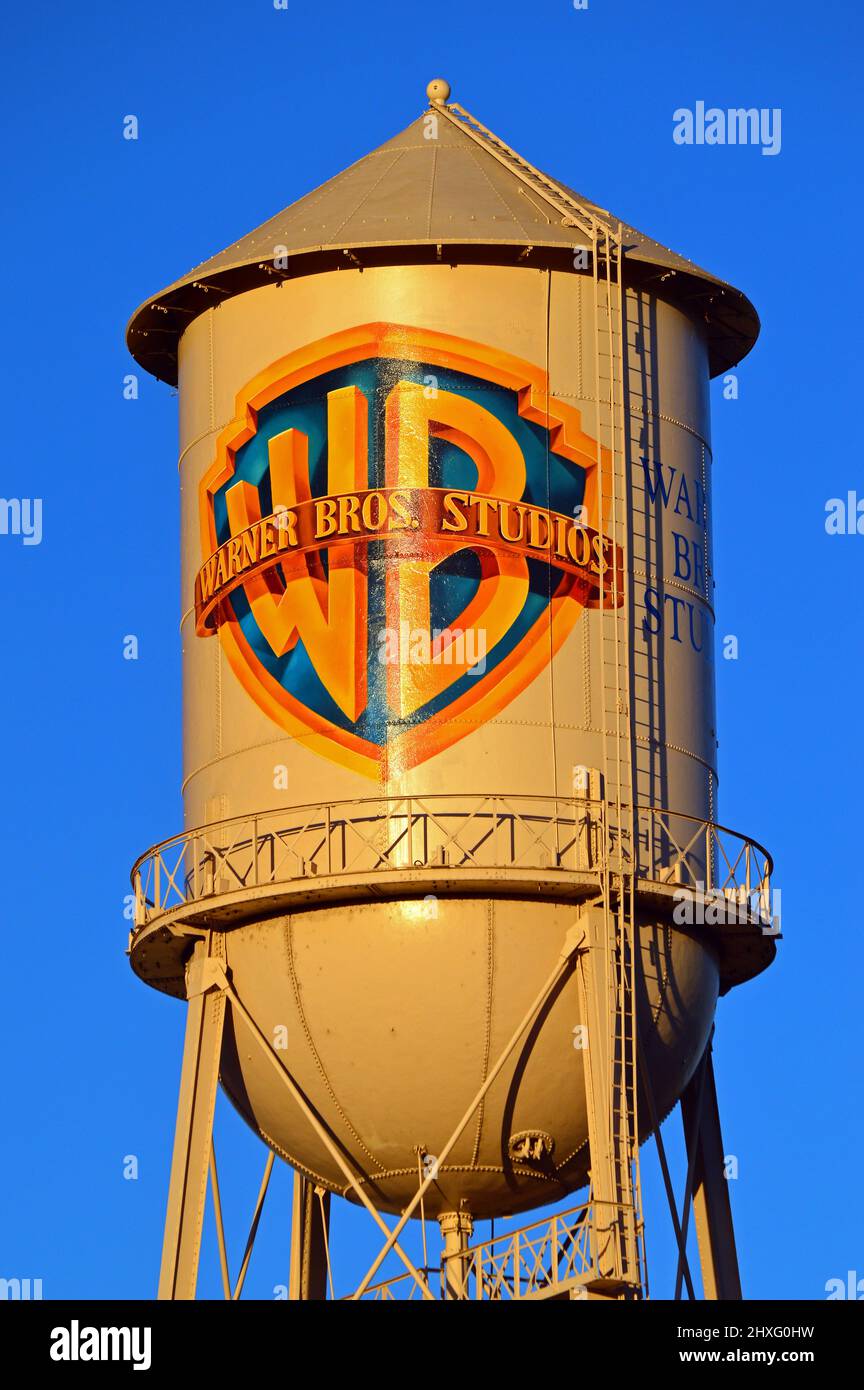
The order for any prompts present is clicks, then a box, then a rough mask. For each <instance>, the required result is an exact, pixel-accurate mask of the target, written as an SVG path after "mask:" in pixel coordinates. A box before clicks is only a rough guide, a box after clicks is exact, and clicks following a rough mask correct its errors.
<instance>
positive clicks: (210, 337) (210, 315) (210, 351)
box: [207, 309, 216, 430]
mask: <svg viewBox="0 0 864 1390" xmlns="http://www.w3.org/2000/svg"><path fill="white" fill-rule="evenodd" d="M207 337H208V344H209V346H208V352H207V359H208V376H209V379H210V428H211V430H212V428H213V422H214V416H215V414H216V407H215V402H214V393H213V310H212V309H211V310H210V312H209V313H208V315H207Z"/></svg>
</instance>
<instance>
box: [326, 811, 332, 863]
mask: <svg viewBox="0 0 864 1390" xmlns="http://www.w3.org/2000/svg"><path fill="white" fill-rule="evenodd" d="M326 831H327V873H328V874H332V872H333V850H332V847H331V843H330V841H331V837H332V833H333V807H332V805H331V803H330V802H329V801H328V802H327V820H326Z"/></svg>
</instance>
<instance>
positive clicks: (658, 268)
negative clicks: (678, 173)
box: [127, 80, 759, 383]
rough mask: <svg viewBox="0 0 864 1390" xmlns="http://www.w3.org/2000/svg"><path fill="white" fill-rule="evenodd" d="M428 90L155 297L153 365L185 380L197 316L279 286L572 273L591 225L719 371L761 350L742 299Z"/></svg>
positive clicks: (145, 311)
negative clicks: (418, 105) (504, 271)
mask: <svg viewBox="0 0 864 1390" xmlns="http://www.w3.org/2000/svg"><path fill="white" fill-rule="evenodd" d="M427 92H428V95H429V96H430V105H429V107H428V108H427V110H426V111H425V112H424V113H423V115H421V116H420V117H418V119H417V120H416V121H414V122H412V124H411V125H409V126H408V127H407V128H406V129H405V130H403V131H402V132H401V133H400V134H399V135H396V136H394V137H393V139H392V140H388V141H387V142H386V143H385V144H383V145H380V146H379V147H378V148H377V149H375V150H372V151H371V153H370V154H367V155H364V157H363V158H362V159H359V160H358V161H357V163H356V164H352V165H350V166H349V168H347V169H345V170H343V172H342V173H340V174H337V175H336V176H335V177H334V178H332V179H329V180H328V181H327V182H326V183H324V184H322V185H321V187H320V188H317V189H315V190H314V191H313V192H312V193H307V194H306V195H305V196H304V197H303V198H300V199H299V200H298V201H297V202H296V203H292V204H291V205H290V206H289V207H287V208H285V209H284V210H283V211H282V212H279V213H277V214H276V216H275V217H272V218H270V220H269V221H268V222H264V223H263V224H262V225H261V226H260V227H258V228H256V229H255V231H253V232H249V233H248V235H246V236H244V237H241V239H240V240H239V241H236V242H234V244H233V246H229V247H228V248H227V249H226V250H225V251H221V252H220V253H219V254H218V255H216V256H213V257H211V258H210V260H207V261H204V262H202V264H201V265H199V266H196V267H195V268H194V269H193V270H190V271H189V273H188V274H187V275H184V276H183V277H182V278H181V279H180V280H177V281H175V283H174V284H173V285H169V286H168V288H167V289H165V290H163V291H162V292H161V293H160V294H158V295H157V296H156V297H155V298H154V299H149V300H147V301H145V303H144V304H142V305H141V306H140V307H139V308H138V309H137V310H136V311H135V313H134V314H133V315H132V318H131V320H130V322H129V327H128V330H127V342H128V346H129V351H130V352H131V353H132V355H133V357H134V358H135V359H136V360H137V361H138V362H139V363H140V364H141V366H142V367H145V368H146V369H147V370H148V371H150V372H152V373H153V374H154V375H155V376H157V377H159V378H160V379H162V380H166V381H170V382H172V383H176V381H177V346H178V343H179V340H180V337H181V335H182V333H183V330H184V329H185V328H186V327H188V325H189V323H190V322H191V320H192V319H193V318H195V317H196V316H197V315H198V314H199V313H202V312H203V311H204V310H205V309H208V308H211V307H212V306H213V305H214V304H215V303H218V302H220V301H221V300H223V299H225V298H227V297H229V296H231V295H234V294H240V293H243V291H244V290H248V289H252V288H254V287H255V286H257V285H263V284H267V283H270V282H271V281H273V280H277V281H278V280H282V279H293V278H295V277H297V276H298V275H304V274H311V273H314V272H316V271H319V270H325V269H333V268H335V267H336V266H345V267H347V266H355V267H358V266H372V265H382V264H390V265H392V264H400V263H405V262H411V263H415V262H417V261H428V260H436V259H445V260H448V261H449V260H452V261H457V260H458V261H465V260H472V261H483V262H489V261H493V262H496V263H511V264H512V263H514V262H515V261H516V260H521V262H522V263H523V264H524V263H525V261H526V259H527V261H528V264H532V265H552V266H556V265H560V267H561V268H562V269H570V268H572V265H573V251H574V248H576V247H579V246H586V245H588V244H589V239H590V234H591V230H592V228H596V229H598V230H599V232H600V235H601V237H602V235H603V234H604V232H606V231H608V232H609V233H610V234H612V235H615V236H617V237H620V239H621V241H622V245H623V249H624V255H625V274H626V276H627V279H628V281H629V282H630V283H637V284H639V285H641V286H644V287H645V288H647V289H651V290H653V291H654V292H655V293H660V294H661V295H662V296H663V298H666V299H670V300H673V301H674V302H678V303H680V304H682V306H683V307H686V308H688V309H689V310H690V312H691V313H695V314H696V315H697V316H699V317H703V318H704V320H705V323H706V325H707V334H708V345H709V353H710V364H711V372H712V375H716V374H717V373H719V372H721V371H725V370H727V369H728V368H729V367H730V366H733V365H734V364H735V363H736V362H738V361H740V359H741V358H742V357H743V356H744V355H745V354H746V353H747V352H749V350H750V348H751V347H752V346H753V343H754V342H755V341H756V337H757V334H758V332H759V319H758V315H757V314H756V311H755V309H754V308H753V305H752V304H751V303H750V301H749V300H748V299H747V298H746V296H745V295H743V294H742V293H741V292H740V290H736V289H734V288H733V287H732V286H730V285H727V284H725V283H724V282H723V281H722V280H718V279H716V277H715V276H713V275H709V274H708V272H707V271H704V270H701V269H700V268H699V267H698V266H696V265H694V264H693V262H692V261H689V260H686V259H685V258H684V257H683V256H679V255H677V254H676V252H674V251H670V250H669V249H668V247H665V246H661V245H660V243H659V242H656V241H652V240H651V238H650V237H646V236H645V235H643V233H642V232H639V231H637V230H636V229H635V228H633V227H630V226H629V225H627V224H626V223H621V222H620V221H619V220H618V219H617V218H615V217H613V216H612V214H611V213H609V212H608V211H607V210H606V209H604V208H600V207H598V206H597V204H595V203H592V202H591V201H590V200H589V199H587V198H585V197H583V196H582V195H581V194H579V193H576V192H574V191H573V190H572V189H570V188H568V187H567V186H566V185H565V184H562V183H559V182H557V181H555V180H553V179H551V178H550V177H549V176H548V175H545V174H543V173H542V172H541V171H540V170H538V169H535V168H534V167H533V166H532V165H530V164H529V163H528V162H527V161H526V160H524V159H522V158H521V156H519V155H518V154H516V152H515V151H514V150H512V149H510V148H509V146H507V145H505V144H504V142H503V141H502V140H500V139H499V137H497V136H495V135H493V134H492V132H491V131H489V130H486V129H485V127H483V126H482V125H480V123H479V122H478V121H477V120H475V118H474V117H472V116H470V115H469V113H468V112H467V111H465V110H464V109H463V108H462V107H460V106H459V105H457V104H456V103H452V104H449V105H448V104H447V96H448V95H449V88H448V87H447V84H446V83H444V82H441V81H440V80H438V81H436V82H432V83H430V84H429V88H428V89H427ZM430 116H436V117H437V118H438V119H437V125H436V126H435V127H431V126H430V121H429V118H430ZM431 129H434V130H435V134H434V137H432V138H430V134H431ZM445 248H446V251H445ZM528 248H530V250H528ZM277 258H279V260H278V265H276V264H274V262H276V261H277ZM285 266H287V268H282V267H285Z"/></svg>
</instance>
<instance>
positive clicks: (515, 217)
mask: <svg viewBox="0 0 864 1390" xmlns="http://www.w3.org/2000/svg"><path fill="white" fill-rule="evenodd" d="M465 153H466V154H468V155H470V157H471V158H472V159H473V161H474V163H475V164H476V165H477V168H478V169H479V171H480V173H481V174H482V175H483V177H484V179H485V180H486V182H487V183H488V185H489V187H490V188H491V190H492V192H493V193H494V194H495V196H496V198H497V199H498V201H499V203H500V204H501V206H502V207H503V208H505V209H506V210H507V212H509V214H510V217H511V220H512V221H513V222H515V223H516V225H517V227H518V228H519V230H520V232H521V233H522V235H523V236H524V237H525V238H526V239H527V240H529V241H530V239H531V233H530V232H529V231H528V229H527V227H526V226H525V224H524V222H523V221H522V218H521V217H520V216H519V214H518V213H517V212H516V210H515V208H511V206H510V204H509V203H508V202H507V199H506V198H505V197H504V195H503V194H502V192H501V190H500V189H499V188H496V187H495V185H494V183H493V182H492V180H491V179H490V177H489V175H488V174H487V173H486V170H485V169H484V168H483V165H482V164H481V162H480V160H479V159H478V158H477V155H476V153H475V151H474V150H473V149H468V150H466V151H465Z"/></svg>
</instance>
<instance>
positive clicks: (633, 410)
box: [629, 401, 714, 460]
mask: <svg viewBox="0 0 864 1390" xmlns="http://www.w3.org/2000/svg"><path fill="white" fill-rule="evenodd" d="M629 410H630V414H631V415H641V416H642V418H643V419H645V418H646V412H645V410H644V409H643V408H642V406H641V405H640V404H639V402H638V401H634V402H633V403H632V405H630V407H629ZM647 418H648V419H649V420H662V421H663V423H664V424H666V425H677V426H678V429H680V430H683V431H684V433H685V434H692V436H693V438H694V439H698V441H699V443H700V444H701V445H702V448H703V449H704V450H705V451H706V453H707V454H708V455H709V457H710V458H711V459H712V460H713V458H714V455H713V453H712V451H711V445H710V443H709V441H708V440H707V439H706V438H705V436H704V435H702V434H700V433H699V431H698V430H697V429H694V428H693V426H692V425H688V424H687V423H686V421H685V420H678V419H677V418H676V417H675V416H674V415H667V414H666V412H665V411H663V410H649V411H648V412H647Z"/></svg>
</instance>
